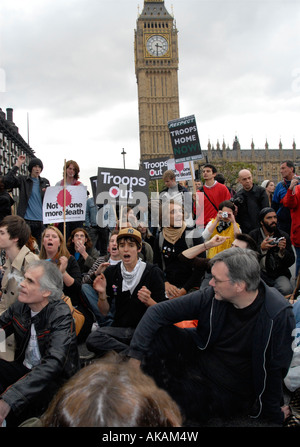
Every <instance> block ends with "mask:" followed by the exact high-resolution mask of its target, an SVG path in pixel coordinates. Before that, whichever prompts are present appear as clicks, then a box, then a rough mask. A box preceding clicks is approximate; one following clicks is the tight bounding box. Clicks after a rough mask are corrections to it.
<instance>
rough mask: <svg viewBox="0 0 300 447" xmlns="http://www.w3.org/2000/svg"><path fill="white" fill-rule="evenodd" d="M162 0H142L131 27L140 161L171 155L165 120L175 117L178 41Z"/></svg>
mask: <svg viewBox="0 0 300 447" xmlns="http://www.w3.org/2000/svg"><path fill="white" fill-rule="evenodd" d="M177 33H178V32H177V29H176V26H175V21H174V18H173V17H172V16H171V15H170V14H169V13H168V11H167V9H166V7H165V4H164V1H163V0H152V1H148V0H144V7H143V11H142V13H141V14H140V15H139V17H138V19H137V27H136V30H135V73H136V78H137V86H138V104H139V132H140V155H141V160H145V159H149V158H159V157H164V156H172V155H173V151H172V146H171V139H170V135H169V130H168V125H167V123H168V121H170V120H172V119H176V118H179V95H178V40H177Z"/></svg>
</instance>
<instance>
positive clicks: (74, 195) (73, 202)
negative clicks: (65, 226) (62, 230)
mask: <svg viewBox="0 0 300 447" xmlns="http://www.w3.org/2000/svg"><path fill="white" fill-rule="evenodd" d="M86 200H87V188H86V186H82V185H80V186H67V187H66V191H64V188H63V187H62V186H50V187H49V188H47V189H46V191H45V196H44V201H43V223H44V224H51V223H59V222H76V221H83V220H85V211H86ZM64 203H65V207H64Z"/></svg>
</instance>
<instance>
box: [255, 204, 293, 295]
mask: <svg viewBox="0 0 300 447" xmlns="http://www.w3.org/2000/svg"><path fill="white" fill-rule="evenodd" d="M259 221H260V227H259V228H256V229H255V230H253V231H251V232H250V233H249V235H250V236H251V237H252V238H253V239H254V240H255V241H256V243H257V249H258V252H259V253H260V267H261V277H262V279H263V280H264V281H265V282H266V283H267V284H268V285H269V286H273V287H275V288H276V289H277V290H279V292H281V293H282V295H289V294H290V293H292V292H293V287H292V284H291V281H290V278H291V272H290V270H289V267H291V266H292V265H293V264H294V262H295V255H294V252H293V248H292V245H291V240H290V237H289V235H288V234H287V233H285V232H284V231H282V230H279V228H278V226H277V214H276V212H275V210H274V209H273V208H270V207H266V208H263V209H262V210H261V212H260V213H259Z"/></svg>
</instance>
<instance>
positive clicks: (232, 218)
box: [228, 211, 235, 223]
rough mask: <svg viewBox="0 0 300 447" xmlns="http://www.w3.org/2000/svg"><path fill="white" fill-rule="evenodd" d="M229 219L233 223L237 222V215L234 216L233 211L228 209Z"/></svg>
mask: <svg viewBox="0 0 300 447" xmlns="http://www.w3.org/2000/svg"><path fill="white" fill-rule="evenodd" d="M228 219H229V221H230V222H231V223H234V222H235V217H234V214H233V212H231V211H228Z"/></svg>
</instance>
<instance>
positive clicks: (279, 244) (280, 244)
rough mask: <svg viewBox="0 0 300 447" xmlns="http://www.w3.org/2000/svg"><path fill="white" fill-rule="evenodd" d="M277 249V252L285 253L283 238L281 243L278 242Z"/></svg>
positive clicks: (284, 240)
mask: <svg viewBox="0 0 300 447" xmlns="http://www.w3.org/2000/svg"><path fill="white" fill-rule="evenodd" d="M278 248H279V251H280V252H281V253H283V252H284V251H285V248H286V239H285V237H284V238H283V239H281V241H279V242H278Z"/></svg>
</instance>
